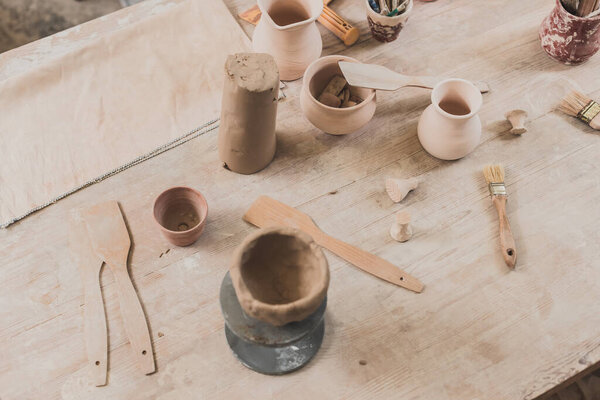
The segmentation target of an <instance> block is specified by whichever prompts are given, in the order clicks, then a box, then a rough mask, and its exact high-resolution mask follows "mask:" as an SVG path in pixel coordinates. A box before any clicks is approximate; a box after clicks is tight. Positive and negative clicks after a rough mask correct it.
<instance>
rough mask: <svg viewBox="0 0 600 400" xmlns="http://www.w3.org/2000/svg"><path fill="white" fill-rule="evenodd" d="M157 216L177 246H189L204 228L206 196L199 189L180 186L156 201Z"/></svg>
mask: <svg viewBox="0 0 600 400" xmlns="http://www.w3.org/2000/svg"><path fill="white" fill-rule="evenodd" d="M153 215H154V219H155V221H156V223H157V224H158V226H159V227H160V230H161V232H162V234H163V235H164V237H165V238H166V239H167V240H168V241H169V242H171V243H172V244H174V245H175V246H189V245H191V244H192V243H194V242H195V241H196V240H198V238H199V237H200V235H201V234H202V231H203V230H204V225H206V217H207V215H208V204H207V203H206V199H205V198H204V196H202V193H200V192H199V191H197V190H194V189H192V188H189V187H185V186H176V187H172V188H170V189H167V190H165V191H164V192H162V193H161V194H160V195H159V196H158V197H157V198H156V200H154V207H153Z"/></svg>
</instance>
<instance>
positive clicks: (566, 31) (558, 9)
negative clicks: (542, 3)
mask: <svg viewBox="0 0 600 400" xmlns="http://www.w3.org/2000/svg"><path fill="white" fill-rule="evenodd" d="M555 1H556V5H555V7H554V9H553V10H552V12H551V13H550V15H548V16H547V17H546V18H545V19H544V21H543V22H542V25H540V32H539V33H540V40H541V42H542V48H543V49H544V50H545V51H546V53H548V55H549V56H550V57H552V58H553V59H555V60H557V61H560V62H562V63H564V64H568V65H571V64H580V63H582V62H584V61H587V60H588V59H589V58H590V57H591V56H593V55H594V54H596V52H597V51H598V49H600V16H596V17H592V18H582V17H578V16H576V15H573V14H571V13H570V12H568V11H567V10H565V8H564V7H563V5H562V3H561V2H560V0H555Z"/></svg>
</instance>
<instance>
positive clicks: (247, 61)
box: [218, 53, 279, 174]
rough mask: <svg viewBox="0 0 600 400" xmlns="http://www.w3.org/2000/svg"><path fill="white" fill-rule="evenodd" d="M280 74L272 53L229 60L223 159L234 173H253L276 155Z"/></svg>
mask: <svg viewBox="0 0 600 400" xmlns="http://www.w3.org/2000/svg"><path fill="white" fill-rule="evenodd" d="M278 98H279V72H278V70H277V65H276V64H275V60H274V59H273V57H272V56H270V55H269V54H264V53H262V54H259V53H238V54H234V55H230V56H229V57H227V61H226V62H225V84H224V87H223V100H222V105H221V125H220V127H219V142H218V147H219V157H220V159H221V161H223V162H224V163H225V165H226V166H227V168H229V169H230V170H231V171H234V172H237V173H240V174H252V173H255V172H257V171H260V170H261V169H263V168H265V167H266V166H267V165H269V163H270V162H271V160H273V157H274V156H275V148H276V142H277V140H276V135H275V122H276V121H275V120H276V118H277V100H278Z"/></svg>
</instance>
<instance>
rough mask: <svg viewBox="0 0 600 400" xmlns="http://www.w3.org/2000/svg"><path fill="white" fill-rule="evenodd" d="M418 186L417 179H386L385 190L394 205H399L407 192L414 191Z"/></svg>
mask: <svg viewBox="0 0 600 400" xmlns="http://www.w3.org/2000/svg"><path fill="white" fill-rule="evenodd" d="M417 186H419V179H417V178H410V179H397V178H386V180H385V190H386V192H387V194H388V196H390V199H392V201H393V202H394V203H399V202H401V201H402V199H404V198H405V197H406V195H407V194H408V192H410V191H411V190H414V189H416V188H417Z"/></svg>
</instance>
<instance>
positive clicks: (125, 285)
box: [81, 201, 156, 375]
mask: <svg viewBox="0 0 600 400" xmlns="http://www.w3.org/2000/svg"><path fill="white" fill-rule="evenodd" d="M81 218H82V220H83V222H84V223H85V226H86V228H87V236H88V237H89V241H90V245H91V249H92V251H93V252H94V254H95V255H96V257H97V259H96V261H98V260H99V261H101V262H102V261H103V262H104V263H105V264H107V265H108V266H109V267H110V269H111V271H112V273H113V275H114V277H115V282H116V284H117V291H118V293H119V305H120V308H121V315H122V316H123V324H124V325H125V331H126V332H127V336H128V338H129V342H130V343H131V347H132V349H133V351H134V352H135V357H136V359H137V363H138V367H139V368H140V370H141V371H142V372H143V373H144V374H146V375H148V374H151V373H153V372H154V371H155V370H156V367H155V365H154V355H153V353H152V342H151V340H150V332H149V330H148V324H147V322H146V316H145V315H144V310H143V309H142V305H141V304H140V300H139V299H138V296H137V293H136V291H135V288H134V286H133V283H132V282H131V279H130V277H129V272H128V270H127V259H128V257H129V248H130V246H131V240H130V239H129V232H128V231H127V226H126V225H125V221H124V220H123V215H122V214H121V210H120V208H119V204H118V203H117V202H116V201H110V202H107V203H101V204H97V205H95V206H93V207H91V208H88V209H86V210H83V211H81Z"/></svg>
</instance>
